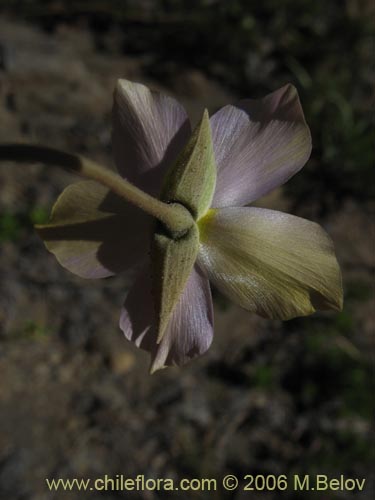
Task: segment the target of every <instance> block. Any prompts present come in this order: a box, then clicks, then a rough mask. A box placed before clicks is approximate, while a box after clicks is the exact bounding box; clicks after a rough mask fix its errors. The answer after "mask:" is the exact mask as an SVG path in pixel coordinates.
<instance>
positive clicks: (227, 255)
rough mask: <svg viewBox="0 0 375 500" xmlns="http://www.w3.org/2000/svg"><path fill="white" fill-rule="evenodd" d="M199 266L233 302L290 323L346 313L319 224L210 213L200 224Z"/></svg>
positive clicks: (268, 214) (278, 216)
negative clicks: (319, 313)
mask: <svg viewBox="0 0 375 500" xmlns="http://www.w3.org/2000/svg"><path fill="white" fill-rule="evenodd" d="M200 236H201V238H200V240H201V247H200V251H199V254H198V263H199V265H200V266H201V267H202V268H203V269H204V270H205V271H206V273H207V275H208V277H209V279H210V280H211V281H212V282H213V283H214V284H215V285H216V286H217V288H218V289H219V290H221V291H222V292H223V293H224V294H225V295H227V296H228V297H229V298H230V299H232V300H233V301H234V302H236V303H238V304H239V305H241V306H242V307H244V308H245V309H248V310H250V311H252V312H255V313H257V314H260V315H261V316H265V317H269V318H275V319H284V320H285V319H290V318H293V317H296V316H304V315H307V314H311V313H313V312H314V311H315V310H317V309H336V310H339V309H341V308H342V285H341V274H340V269H339V266H338V263H337V260H336V257H335V254H334V250H333V245H332V242H331V240H330V238H329V236H328V235H327V233H326V232H325V231H324V230H323V229H322V228H321V227H320V226H319V225H318V224H316V223H314V222H310V221H308V220H305V219H301V218H300V217H295V216H293V215H288V214H284V213H281V212H277V211H274V210H266V209H262V208H253V207H251V208H249V207H241V208H223V209H218V210H211V211H210V212H209V213H208V214H207V216H206V218H205V219H202V220H201V223H200Z"/></svg>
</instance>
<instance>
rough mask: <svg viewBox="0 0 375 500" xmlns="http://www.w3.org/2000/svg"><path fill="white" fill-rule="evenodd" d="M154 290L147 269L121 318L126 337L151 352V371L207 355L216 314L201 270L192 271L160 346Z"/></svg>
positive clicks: (127, 301)
mask: <svg viewBox="0 0 375 500" xmlns="http://www.w3.org/2000/svg"><path fill="white" fill-rule="evenodd" d="M151 287H152V284H151V275H150V269H149V266H147V267H145V268H144V269H143V270H142V272H141V273H140V275H139V277H138V279H137V281H136V282H135V284H134V285H133V287H132V288H131V290H130V292H129V294H128V296H127V298H126V300H125V304H124V307H123V309H122V312H121V317H120V328H121V329H122V331H123V332H124V334H125V336H126V338H127V339H128V340H130V341H131V342H134V343H135V345H137V346H138V347H140V348H142V349H144V350H146V351H148V352H150V353H151V372H154V371H156V370H159V369H161V368H164V367H165V366H170V365H178V366H181V365H183V364H185V363H187V362H188V361H189V360H191V359H193V358H195V357H197V356H200V355H201V354H203V353H204V352H206V351H207V349H208V348H209V346H210V344H211V342H212V337H213V312H212V299H211V291H210V286H209V283H208V280H207V279H206V278H205V277H204V276H203V275H202V274H201V272H200V270H199V269H198V268H194V269H193V270H192V272H191V275H190V277H189V280H188V282H187V284H186V286H185V289H184V291H183V293H182V295H181V298H180V300H179V302H178V303H177V305H176V307H175V309H174V311H173V313H172V316H171V320H170V322H169V324H168V326H167V329H166V332H165V334H164V336H163V339H162V341H161V342H160V344H157V343H156V338H157V331H156V324H155V312H154V305H153V297H152V291H151Z"/></svg>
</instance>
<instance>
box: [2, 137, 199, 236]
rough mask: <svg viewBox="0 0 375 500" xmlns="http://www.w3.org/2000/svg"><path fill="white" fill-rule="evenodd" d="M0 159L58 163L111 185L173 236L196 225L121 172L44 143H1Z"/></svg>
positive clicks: (184, 212)
mask: <svg viewBox="0 0 375 500" xmlns="http://www.w3.org/2000/svg"><path fill="white" fill-rule="evenodd" d="M0 161H15V162H22V163H35V162H38V163H45V164H47V165H56V166H58V167H62V168H63V169H65V170H68V171H70V172H74V173H76V174H78V175H81V176H82V177H86V178H88V179H91V180H94V181H97V182H99V183H100V184H103V185H104V186H106V187H108V188H109V189H110V190H111V191H113V192H114V193H116V194H117V195H119V196H121V197H122V198H124V199H125V200H127V201H128V202H129V203H132V204H133V205H136V206H137V207H138V208H140V209H141V210H143V211H144V212H146V213H148V214H149V215H151V216H153V217H156V218H157V219H158V220H160V221H161V222H162V223H163V224H164V225H165V226H166V227H167V229H168V230H169V231H170V233H171V234H172V235H179V234H181V233H184V232H185V231H186V230H187V229H189V228H190V227H191V226H192V225H193V218H192V216H191V214H190V213H189V211H188V210H187V209H186V208H185V207H183V206H182V205H180V204H177V203H173V204H167V203H164V202H162V201H160V200H158V199H156V198H154V197H153V196H150V195H149V194H147V193H145V192H144V191H142V190H141V189H139V188H137V187H136V186H134V185H133V184H131V183H130V182H128V181H127V180H125V179H124V178H122V177H121V176H120V175H118V174H116V173H115V172H112V171H111V170H109V169H107V168H103V167H102V166H100V165H99V164H98V163H95V162H93V161H91V160H89V159H87V158H84V157H82V156H79V155H73V154H70V153H65V152H64V151H59V150H57V149H53V148H48V147H44V146H34V145H28V144H0Z"/></svg>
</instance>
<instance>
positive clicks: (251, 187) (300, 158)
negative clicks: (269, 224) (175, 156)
mask: <svg viewBox="0 0 375 500" xmlns="http://www.w3.org/2000/svg"><path fill="white" fill-rule="evenodd" d="M211 126H212V140H213V143H214V152H215V159H216V165H217V169H218V173H217V182H216V191H215V195H214V199H213V203H212V207H228V206H239V205H246V204H248V203H251V202H252V201H254V200H256V199H258V198H259V197H261V196H263V195H265V194H267V193H268V192H269V191H271V190H272V189H274V188H276V187H278V186H280V185H281V184H283V183H285V182H286V181H287V180H288V179H289V178H290V177H292V176H293V175H294V174H296V173H297V172H298V171H299V170H300V169H301V168H302V167H303V165H304V164H305V163H306V162H307V160H308V158H309V156H310V153H311V136H310V131H309V128H308V126H307V125H306V122H305V118H304V115H303V111H302V107H301V104H300V101H299V98H298V94H297V90H296V89H295V88H294V87H293V86H292V85H286V86H284V87H282V88H281V89H279V90H276V91H275V92H273V93H272V94H269V95H267V96H266V97H264V98H263V99H259V100H256V99H247V100H243V101H240V102H239V103H238V104H237V105H236V106H232V105H229V106H225V107H224V108H222V109H220V110H219V111H218V112H217V113H215V114H214V115H213V116H212V117H211Z"/></svg>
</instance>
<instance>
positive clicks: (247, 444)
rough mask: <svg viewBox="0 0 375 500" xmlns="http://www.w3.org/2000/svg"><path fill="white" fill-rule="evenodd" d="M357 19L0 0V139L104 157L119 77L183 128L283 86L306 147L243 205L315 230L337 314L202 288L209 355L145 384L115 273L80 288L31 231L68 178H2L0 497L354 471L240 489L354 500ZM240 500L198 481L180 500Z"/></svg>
mask: <svg viewBox="0 0 375 500" xmlns="http://www.w3.org/2000/svg"><path fill="white" fill-rule="evenodd" d="M373 26H374V3H373V2H372V1H371V0H362V1H361V0H332V1H330V2H327V1H325V0H299V1H297V0H263V1H262V2H259V1H252V0H233V1H220V0H155V1H152V0H137V1H136V0H122V1H121V0H107V1H97V0H91V1H69V0H65V1H63V0H48V1H47V0H44V1H39V0H32V1H31V0H30V1H27V0H23V1H22V0H13V1H12V0H1V2H0V142H5V141H28V142H39V143H42V144H46V145H50V146H55V147H59V148H63V149H67V150H70V151H73V152H77V153H84V154H86V155H87V156H89V157H91V158H93V159H96V160H98V161H101V162H103V163H104V164H106V165H111V164H112V159H111V140H110V138H111V106H112V92H113V88H114V85H115V82H116V80H117V79H118V78H119V77H123V78H128V79H131V80H135V81H141V82H144V83H146V84H148V85H150V86H152V87H153V88H156V89H159V90H162V91H164V92H167V93H169V94H171V95H174V96H176V97H177V98H178V99H179V100H180V101H182V102H183V103H184V105H185V106H186V108H187V110H188V111H189V114H190V116H191V117H192V119H193V120H195V119H197V117H199V115H200V113H201V111H202V110H203V108H204V107H208V108H209V110H210V111H211V112H214V111H215V110H216V109H218V108H219V107H221V106H223V105H225V104H228V103H230V102H235V101H236V99H238V98H246V97H261V96H263V95H265V94H267V93H268V92H270V91H273V90H275V89H277V88H278V87H280V86H282V85H284V84H285V83H287V82H292V83H293V84H294V85H296V87H297V88H298V91H299V94H300V98H301V101H302V104H303V108H304V111H305V115H306V119H307V122H308V124H309V125H310V127H311V130H312V137H313V145H314V147H313V152H312V156H311V159H310V161H309V162H308V164H307V165H306V167H305V168H304V169H303V170H302V172H301V173H300V174H298V175H297V176H295V177H294V178H293V179H292V180H291V181H290V182H288V184H287V185H286V186H285V187H283V188H282V189H278V190H276V191H275V192H274V193H272V194H271V195H269V196H268V197H267V199H264V200H261V204H262V205H263V206H267V207H269V208H274V209H279V210H284V211H288V212H291V213H293V214H295V215H299V216H302V217H305V218H309V219H311V220H314V221H316V222H319V223H320V224H321V225H322V226H323V227H324V228H325V229H326V230H327V231H328V232H329V234H330V235H331V237H332V238H333V240H334V243H335V247H336V251H337V256H338V259H339V262H340V264H341V266H342V270H343V278H344V290H345V306H344V310H343V311H342V312H341V313H338V314H337V313H318V314H315V315H314V316H311V317H308V318H304V319H296V320H292V321H288V322H284V323H282V322H278V321H267V320H264V319H261V318H258V317H256V316H253V315H251V314H249V313H247V312H245V311H242V310H241V309H240V308H238V307H236V306H235V305H233V304H231V303H229V302H227V301H226V299H224V298H223V297H222V296H220V295H219V294H218V293H217V292H214V296H215V322H216V325H215V339H214V343H213V345H212V347H211V349H210V350H209V352H208V353H207V354H206V355H205V356H203V357H202V358H200V359H199V360H197V361H195V362H193V363H191V364H190V365H188V366H186V367H184V368H183V369H177V368H172V369H168V370H165V371H162V372H158V373H157V374H155V375H153V376H149V375H148V356H147V355H146V354H145V353H144V352H140V351H138V350H136V349H135V348H133V346H131V345H130V344H129V343H128V342H127V341H126V340H125V339H124V338H123V335H122V333H121V331H120V330H119V329H118V327H117V324H118V316H119V311H120V307H121V305H122V303H123V300H124V297H125V295H126V291H127V289H128V285H129V279H128V278H127V277H124V276H117V277H115V278H111V279H107V280H101V281H93V282H88V281H85V280H82V279H79V278H77V277H75V276H73V275H72V274H70V273H68V272H67V271H65V270H64V269H63V268H61V267H60V266H59V265H58V264H57V262H56V261H55V259H54V257H53V256H52V255H50V254H48V253H47V251H46V250H45V248H44V246H43V244H42V242H41V241H40V240H39V239H38V237H37V236H36V234H35V233H34V231H33V224H34V223H37V222H45V221H46V220H47V219H48V215H49V210H50V208H51V206H52V204H53V202H54V200H55V198H56V197H57V195H58V194H59V193H60V192H61V191H62V189H63V188H64V187H65V186H67V185H68V184H69V183H70V182H72V181H74V180H76V178H75V177H74V176H70V175H69V174H67V173H64V172H60V171H59V170H58V169H55V170H47V169H46V168H44V167H43V166H41V165H34V166H32V167H27V168H26V167H23V166H17V165H16V166H15V165H10V164H9V165H1V166H0V498H1V499H4V500H9V499H12V500H13V499H14V500H21V499H22V500H24V499H30V500H43V499H60V498H69V499H73V500H74V499H76V498H77V499H78V498H93V499H96V498H98V499H99V498H101V499H103V498H108V499H114V498H119V497H123V496H124V493H123V492H98V493H95V492H90V495H89V496H88V494H86V493H82V492H77V491H72V492H70V493H65V494H64V493H63V492H62V491H61V492H54V493H53V492H49V491H48V490H47V488H46V485H45V478H46V477H49V478H59V477H63V478H73V477H85V478H89V477H91V478H96V477H102V476H104V474H108V475H109V476H115V475H116V474H124V475H126V476H128V477H135V476H136V475H137V474H144V475H145V476H147V477H154V478H155V477H164V478H167V477H168V478H174V479H179V478H184V477H186V478H199V477H213V478H218V479H220V478H222V477H223V476H224V475H225V474H235V475H237V476H238V477H239V478H241V477H243V476H244V475H245V474H265V475H267V474H275V475H278V474H286V475H288V477H292V475H293V474H326V475H328V476H330V477H339V476H340V475H341V474H344V475H345V476H347V477H353V478H366V481H367V483H366V487H365V489H364V491H363V492H362V493H360V492H356V493H355V494H353V493H345V492H340V491H335V492H332V491H327V492H318V493H317V492H302V493H301V492H293V491H292V490H291V489H289V490H288V491H286V492H283V493H280V492H268V493H267V492H258V493H257V492H251V498H253V499H262V500H263V499H267V500H271V499H276V498H279V497H282V498H287V499H319V500H325V499H327V500H328V499H329V500H332V499H345V498H349V497H350V498H352V497H353V496H355V498H362V499H370V498H373V497H372V493H371V480H372V476H371V465H372V464H373V456H372V454H373V451H374V447H373V446H371V418H372V413H373V409H374V408H373V403H374V398H373V389H374V387H373V379H372V370H371V368H372V367H373V360H374V343H373V340H374V339H373V334H374V298H373V288H372V286H373V285H372V280H371V278H372V276H373V270H374V248H373V247H374V233H373V230H374V225H373V222H372V221H371V215H373V209H374V205H373V203H374V199H373V197H372V196H373V193H372V192H371V190H372V189H373V187H374V179H373V166H374V165H373V138H374V137H373V135H374V134H373V128H372V123H371V119H372V117H371V116H370V114H371V112H372V113H373V83H374V73H375V71H374V45H373V35H374V30H373ZM243 484H244V482H243ZM249 494H250V493H249V492H244V491H240V489H238V490H236V491H234V492H227V493H225V492H224V491H223V490H222V489H221V488H220V487H219V488H218V491H217V492H216V493H215V492H194V493H190V494H187V495H186V498H197V499H221V498H223V499H235V500H238V499H243V498H250V497H249ZM86 495H87V496H86ZM125 496H126V497H127V498H136V499H145V500H152V499H158V498H163V499H164V498H182V497H181V496H178V495H176V494H175V493H169V492H157V491H154V492H145V493H142V492H137V493H131V492H128V493H127V494H126V495H125Z"/></svg>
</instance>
